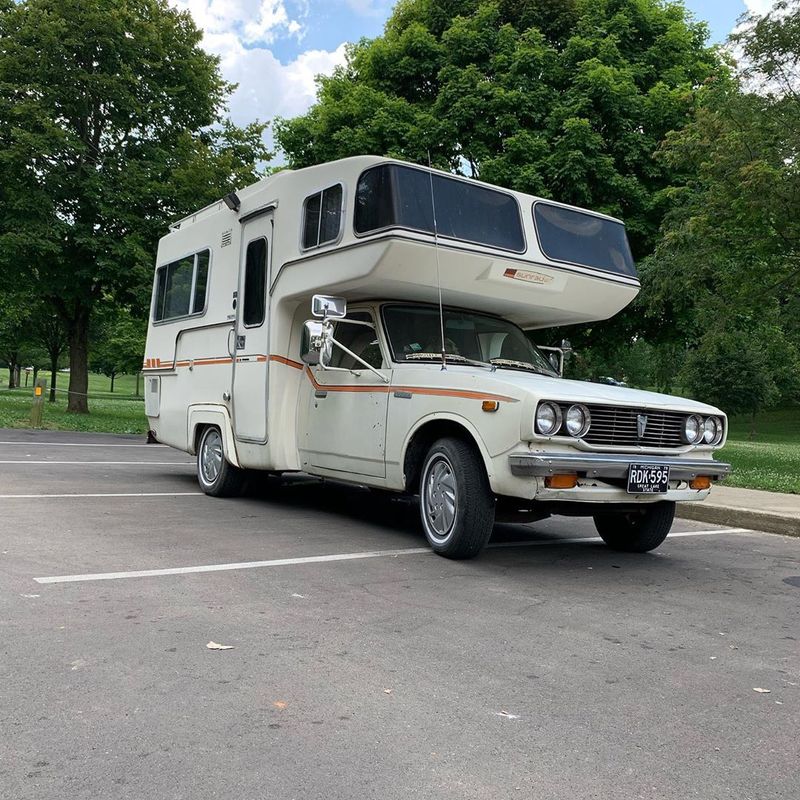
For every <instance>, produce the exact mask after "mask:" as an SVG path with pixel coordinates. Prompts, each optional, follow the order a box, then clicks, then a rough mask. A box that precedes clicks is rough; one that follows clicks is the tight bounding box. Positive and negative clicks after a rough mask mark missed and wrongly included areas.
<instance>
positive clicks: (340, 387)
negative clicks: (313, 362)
mask: <svg viewBox="0 0 800 800" xmlns="http://www.w3.org/2000/svg"><path fill="white" fill-rule="evenodd" d="M306 375H307V376H308V378H309V380H310V381H311V383H312V384H313V386H314V388H315V389H320V390H322V391H326V392H377V393H379V394H386V393H387V392H408V393H409V394H421V395H430V396H432V397H462V398H465V399H467V400H500V401H503V402H506V403H517V402H519V401H518V400H517V399H516V398H514V397H507V396H506V395H502V394H490V393H489V392H474V391H470V390H469V389H434V388H428V387H427V386H391V385H387V384H382V385H378V386H348V385H346V384H337V385H331V386H329V385H327V384H324V383H318V382H317V381H316V379H315V378H314V375H313V373H312V372H311V370H310V369H309V368H308V367H306Z"/></svg>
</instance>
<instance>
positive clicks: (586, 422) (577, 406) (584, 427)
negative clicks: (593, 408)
mask: <svg viewBox="0 0 800 800" xmlns="http://www.w3.org/2000/svg"><path fill="white" fill-rule="evenodd" d="M573 410H577V411H579V412H580V413H581V415H582V417H583V422H582V424H581V426H580V428H578V429H577V432H576V433H573V432H572V430H571V429H570V427H569V416H570V414H571V413H572V411H573ZM591 426H592V415H591V414H590V412H589V409H588V408H587V407H586V406H585V405H584V404H583V403H572V405H570V406H569V408H568V409H567V413H566V414H564V429H565V430H566V432H567V433H568V434H569V435H570V436H571V437H572V438H573V439H581V438H583V437H584V436H586V434H587V433H588V432H589V428H590V427H591Z"/></svg>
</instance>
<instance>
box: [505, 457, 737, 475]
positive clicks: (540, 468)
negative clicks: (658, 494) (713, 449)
mask: <svg viewBox="0 0 800 800" xmlns="http://www.w3.org/2000/svg"><path fill="white" fill-rule="evenodd" d="M508 463H509V467H510V468H511V474H512V475H515V476H517V477H520V478H527V477H536V476H539V477H541V476H547V475H557V474H559V475H560V474H564V473H570V474H571V473H582V474H585V475H586V477H587V478H600V479H603V478H626V477H627V476H628V470H629V469H630V466H631V464H653V465H654V466H659V467H669V475H670V478H671V479H672V480H691V479H692V478H696V477H697V476H698V475H708V476H709V477H710V478H712V479H714V480H719V479H720V478H724V477H725V476H726V475H727V474H728V473H729V472H730V471H731V465H730V464H725V463H723V462H721V461H713V460H711V459H699V458H696V459H690V458H665V457H664V456H647V455H640V454H637V455H609V454H607V453H574V454H573V453H512V454H511V455H510V456H509V457H508Z"/></svg>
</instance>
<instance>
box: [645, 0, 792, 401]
mask: <svg viewBox="0 0 800 800" xmlns="http://www.w3.org/2000/svg"><path fill="white" fill-rule="evenodd" d="M735 42H736V44H737V47H738V48H739V52H740V54H741V55H742V58H743V61H742V66H741V67H740V69H739V71H738V72H737V74H734V75H730V76H727V77H723V76H720V77H717V78H716V79H715V80H713V81H711V82H709V83H708V84H707V85H706V86H705V87H704V89H703V91H702V92H701V94H700V98H699V108H698V111H697V115H696V118H695V119H694V121H693V122H692V123H691V124H690V125H687V126H686V127H684V128H683V129H682V130H681V131H679V132H674V133H672V134H670V135H669V136H668V137H667V141H666V144H665V146H664V147H663V149H662V151H661V158H662V160H664V161H666V162H667V163H668V164H669V165H670V167H671V168H672V169H673V170H674V171H675V172H676V174H677V176H678V181H677V182H676V185H675V186H674V187H670V188H668V189H667V190H665V191H664V192H663V197H664V202H668V203H669V204H670V211H669V213H668V214H667V216H666V218H665V222H664V228H663V236H662V239H661V241H660V242H659V244H658V247H657V248H656V250H655V253H654V255H653V256H652V258H650V259H648V260H647V261H646V262H645V264H644V265H643V266H642V273H643V283H644V286H645V291H644V293H643V297H642V306H641V307H642V308H643V309H644V310H645V312H646V314H647V316H648V317H649V319H650V320H651V322H654V323H655V324H656V325H658V326H659V327H660V328H661V329H662V330H664V331H671V332H672V335H673V337H674V338H675V339H677V340H680V341H682V342H683V343H684V345H685V346H686V347H688V348H689V350H695V349H696V353H694V354H691V353H690V355H689V360H688V364H687V369H688V370H689V373H690V374H692V375H694V376H696V377H697V378H698V380H697V382H695V383H694V385H695V386H696V387H697V388H698V389H699V388H700V386H701V383H702V382H701V381H700V380H699V375H700V370H699V365H700V364H702V363H708V364H715V365H717V366H718V364H719V361H718V358H719V354H726V355H729V354H733V353H738V354H739V357H738V360H737V361H736V363H739V362H740V361H741V359H745V362H743V363H740V364H739V366H740V367H741V369H739V370H738V374H739V375H740V378H739V380H740V388H741V390H742V391H743V392H744V394H748V393H750V394H752V397H753V402H757V403H758V404H760V405H763V404H764V403H768V402H774V401H777V400H778V399H779V398H781V397H783V398H785V399H788V398H791V397H792V396H794V393H795V390H796V383H795V382H794V381H793V380H792V378H791V375H787V365H788V364H795V365H796V361H795V360H794V356H793V355H792V354H793V353H796V350H797V348H798V347H800V313H798V312H799V311H800V307H798V292H800V171H799V170H798V141H800V69H798V67H799V66H800V2H797V0H794V2H792V3H790V4H789V3H779V4H777V6H776V9H775V10H774V11H773V12H772V13H771V14H768V15H766V16H765V17H763V18H759V17H748V18H747V19H746V20H745V23H744V28H743V30H742V31H741V32H740V33H739V34H737V36H736V37H735ZM745 342H747V345H746V346H745ZM752 342H757V343H758V346H757V347H756V346H755V345H753V344H752ZM778 342H780V343H781V347H776V346H775V343H778ZM770 343H772V344H770ZM766 353H769V354H770V358H765V354H766ZM758 354H761V355H760V359H759V356H758ZM759 360H760V363H758V364H757V367H758V372H757V376H758V387H756V385H755V384H754V383H751V380H752V375H751V374H750V373H751V372H752V369H753V368H754V367H755V365H756V362H758V361H759ZM736 372H737V370H735V369H734V371H733V374H734V375H735V374H736ZM789 372H790V373H791V372H792V371H791V370H789ZM748 376H749V377H748ZM706 380H707V381H710V382H711V383H712V384H713V383H717V382H718V383H719V385H720V386H724V385H725V382H724V380H723V379H722V378H719V379H717V378H715V377H713V376H711V375H709V374H708V373H707V374H706ZM762 390H763V391H762ZM705 391H706V392H707V391H713V386H709V387H707V388H706V390H705ZM719 396H720V398H722V399H723V400H724V399H726V398H730V399H729V400H727V402H726V403H725V406H726V407H730V408H733V407H734V406H737V407H738V406H741V405H742V404H741V403H740V402H739V401H738V400H737V399H736V392H734V391H733V388H732V384H730V385H729V386H728V388H727V389H726V390H725V391H722V392H720V395H719ZM747 410H751V409H750V408H749V407H748V409H747Z"/></svg>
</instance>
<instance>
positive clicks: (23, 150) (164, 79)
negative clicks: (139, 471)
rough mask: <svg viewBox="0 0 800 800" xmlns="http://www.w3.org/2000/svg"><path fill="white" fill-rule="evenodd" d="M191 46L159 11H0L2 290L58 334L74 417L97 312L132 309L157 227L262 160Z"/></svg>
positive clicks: (46, 7) (213, 65)
mask: <svg viewBox="0 0 800 800" xmlns="http://www.w3.org/2000/svg"><path fill="white" fill-rule="evenodd" d="M200 37H201V34H200V32H199V31H198V30H197V28H196V27H195V25H194V23H193V21H192V19H191V17H190V15H189V14H188V13H185V12H179V11H176V10H174V9H173V8H171V7H170V6H169V4H168V3H167V0H91V1H90V0H23V2H19V3H8V2H4V3H2V5H0V276H2V277H0V280H3V279H5V281H6V282H7V283H8V284H9V285H12V286H26V287H31V288H33V289H34V290H35V292H36V294H37V295H38V296H40V297H42V298H43V299H45V300H46V301H47V302H48V303H49V304H50V305H52V307H53V308H54V309H55V311H56V312H57V314H58V316H59V318H60V320H61V322H62V323H63V325H64V328H65V330H66V333H67V337H68V342H69V362H70V385H69V400H68V409H69V410H71V411H78V412H86V411H88V404H87V398H86V391H87V386H88V339H89V327H90V320H91V316H92V313H93V311H94V309H95V308H96V307H97V305H98V304H99V303H101V302H105V301H107V300H109V299H110V300H113V302H115V303H118V304H120V305H124V306H130V307H132V308H134V309H135V310H136V311H137V313H138V312H141V313H143V309H144V307H145V305H146V297H147V294H148V289H149V286H150V285H151V274H152V272H151V264H152V258H153V253H154V252H155V242H156V240H157V238H158V236H159V235H161V234H162V233H163V232H164V229H165V227H166V222H167V221H168V220H169V219H170V218H171V217H174V216H176V215H179V214H181V213H185V212H186V211H188V210H189V209H190V208H196V207H197V206H198V205H202V204H203V203H204V202H208V201H209V200H211V199H213V198H214V197H219V196H221V194H223V193H224V192H226V191H227V190H229V189H230V188H233V187H234V186H235V185H236V184H241V183H249V182H252V181H253V180H254V179H255V178H256V177H257V175H258V173H257V168H256V165H257V164H259V163H260V162H263V161H265V160H267V159H268V158H269V154H268V153H267V151H266V150H265V148H264V145H263V138H262V134H263V130H264V125H262V124H259V123H253V124H252V125H249V126H247V127H245V128H237V127H235V126H233V125H232V124H231V123H229V122H225V121H224V120H223V113H224V109H225V100H226V97H227V96H228V95H229V93H230V91H231V90H232V88H233V87H232V86H231V85H230V84H227V83H225V82H224V81H223V80H222V78H221V77H220V75H219V68H218V67H219V65H218V59H217V58H216V57H213V56H211V55H209V54H207V53H205V52H204V51H203V50H202V49H201V48H200V47H199V41H200ZM189 165H190V167H191V168H189Z"/></svg>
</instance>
